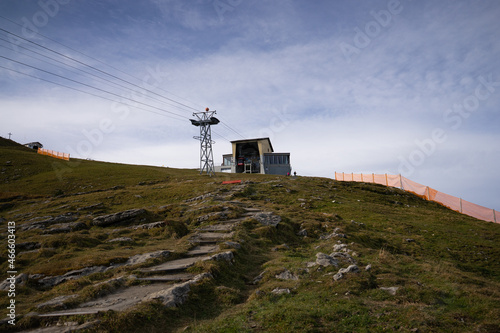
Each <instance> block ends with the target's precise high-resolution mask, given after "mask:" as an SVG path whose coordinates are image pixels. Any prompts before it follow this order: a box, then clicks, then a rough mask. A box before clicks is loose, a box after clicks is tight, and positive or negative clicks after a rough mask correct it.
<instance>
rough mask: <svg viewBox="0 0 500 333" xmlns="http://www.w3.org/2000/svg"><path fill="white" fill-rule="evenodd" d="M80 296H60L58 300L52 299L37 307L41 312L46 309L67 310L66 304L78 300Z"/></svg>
mask: <svg viewBox="0 0 500 333" xmlns="http://www.w3.org/2000/svg"><path fill="white" fill-rule="evenodd" d="M77 297H78V295H68V296H58V297H56V298H53V299H51V300H50V301H47V302H45V303H40V304H38V305H37V306H36V307H37V309H39V310H44V309H52V310H60V309H66V303H67V302H68V301H71V300H72V299H75V298H77Z"/></svg>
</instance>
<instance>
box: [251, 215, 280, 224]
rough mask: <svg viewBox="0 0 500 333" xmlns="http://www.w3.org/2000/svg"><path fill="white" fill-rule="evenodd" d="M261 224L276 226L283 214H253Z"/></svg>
mask: <svg viewBox="0 0 500 333" xmlns="http://www.w3.org/2000/svg"><path fill="white" fill-rule="evenodd" d="M253 218H254V219H256V220H257V221H258V222H260V224H262V225H265V226H273V227H276V226H277V225H278V224H279V223H280V222H281V216H278V215H274V214H273V213H271V212H262V213H257V214H255V215H254V216H253Z"/></svg>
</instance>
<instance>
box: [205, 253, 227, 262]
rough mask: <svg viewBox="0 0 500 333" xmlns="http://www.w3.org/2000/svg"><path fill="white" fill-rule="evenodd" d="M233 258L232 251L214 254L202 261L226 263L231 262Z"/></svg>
mask: <svg viewBox="0 0 500 333" xmlns="http://www.w3.org/2000/svg"><path fill="white" fill-rule="evenodd" d="M233 258H234V255H233V252H232V251H226V252H221V253H217V254H214V255H212V256H210V257H208V258H205V259H203V261H208V260H217V261H219V260H225V261H227V262H231V261H232V260H233Z"/></svg>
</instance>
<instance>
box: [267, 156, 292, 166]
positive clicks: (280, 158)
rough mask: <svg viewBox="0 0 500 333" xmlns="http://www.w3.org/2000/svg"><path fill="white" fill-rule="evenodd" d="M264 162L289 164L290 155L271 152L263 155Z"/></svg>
mask: <svg viewBox="0 0 500 333" xmlns="http://www.w3.org/2000/svg"><path fill="white" fill-rule="evenodd" d="M264 161H265V163H266V164H275V165H277V164H278V165H279V164H290V156H289V155H284V154H283V155H280V154H272V155H265V159H264Z"/></svg>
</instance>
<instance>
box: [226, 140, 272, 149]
mask: <svg viewBox="0 0 500 333" xmlns="http://www.w3.org/2000/svg"><path fill="white" fill-rule="evenodd" d="M266 140H267V142H268V143H269V146H270V147H271V151H274V148H273V145H272V144H271V140H270V139H269V138H257V139H245V140H235V141H231V143H247V142H255V141H266Z"/></svg>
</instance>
